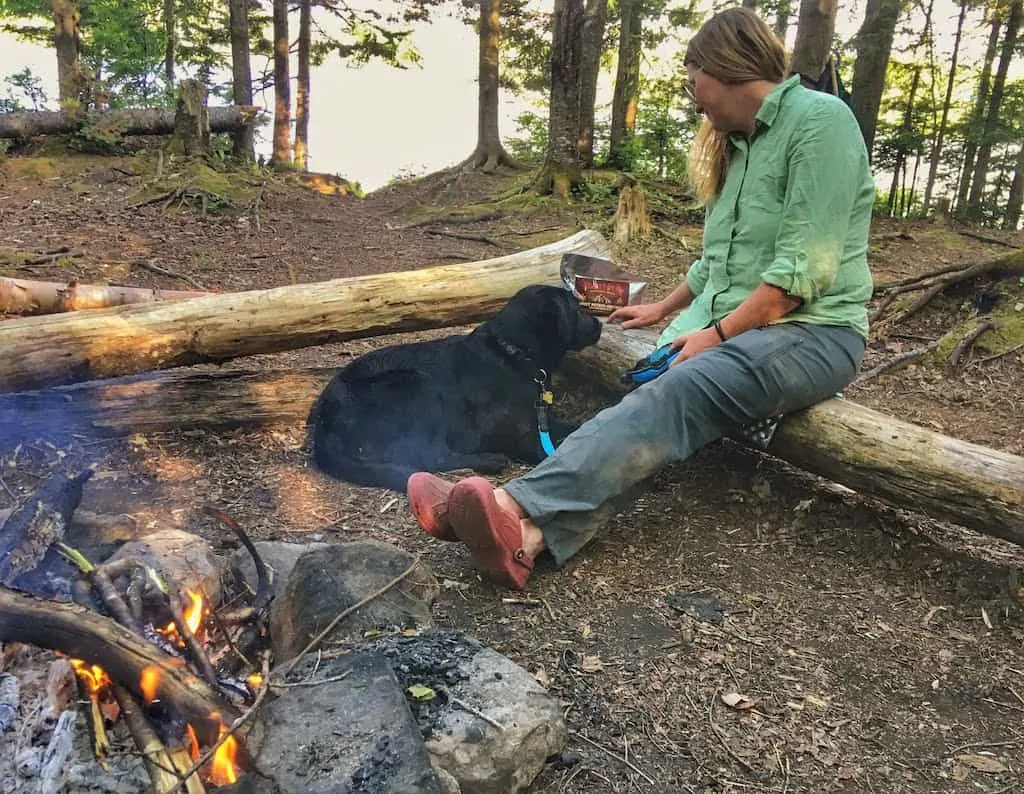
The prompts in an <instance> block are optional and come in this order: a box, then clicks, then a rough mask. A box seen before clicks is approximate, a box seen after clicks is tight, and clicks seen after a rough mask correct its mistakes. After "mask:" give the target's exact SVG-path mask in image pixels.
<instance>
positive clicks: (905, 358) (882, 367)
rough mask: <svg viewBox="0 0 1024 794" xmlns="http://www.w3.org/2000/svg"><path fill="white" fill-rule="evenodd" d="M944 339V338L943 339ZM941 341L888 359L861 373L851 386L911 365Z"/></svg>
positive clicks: (939, 340) (937, 340)
mask: <svg viewBox="0 0 1024 794" xmlns="http://www.w3.org/2000/svg"><path fill="white" fill-rule="evenodd" d="M943 338H945V337H943ZM941 342H942V339H936V340H935V341H934V342H929V343H928V344H927V345H925V346H924V347H918V348H915V349H914V350H908V351H907V352H906V353H901V354H900V355H898V356H896V358H893V359H890V360H889V361H886V362H883V363H881V364H879V365H878V366H877V367H874V368H873V369H869V370H868V371H867V372H862V373H861V374H860V375H859V376H858V377H857V378H856V380H854V381H853V385H855V386H860V385H862V384H864V383H866V382H867V381H869V380H871V379H872V378H874V377H876V376H878V375H881V374H882V373H883V372H888V371H889V370H892V369H898V368H899V367H905V366H906V365H907V364H911V363H913V362H915V361H920V360H921V359H922V358H924V356H925V355H926V354H927V353H930V352H931V351H933V350H934V349H935V348H937V347H938V346H939V344H940V343H941Z"/></svg>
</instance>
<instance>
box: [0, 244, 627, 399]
mask: <svg viewBox="0 0 1024 794" xmlns="http://www.w3.org/2000/svg"><path fill="white" fill-rule="evenodd" d="M564 253H587V254H592V255H594V256H608V243H607V241H606V240H605V239H604V238H603V237H602V236H601V235H600V234H599V233H597V232H594V231H581V232H578V233H576V234H574V235H572V236H571V237H568V238H565V239H563V240H559V241H557V242H554V243H551V244H549V245H545V246H541V247H539V248H532V249H529V250H527V251H521V252H519V253H515V254H510V255H508V256H503V257H499V258H497V259H488V260H484V261H481V262H470V263H465V264H458V265H446V266H442V267H434V268H426V269H423V270H415V271H410V272H402V273H384V274H381V275H374V276H360V277H357V278H345V279H335V280H333V281H325V282H318V283H314V284H299V285H295V286H289V287H277V288H275V289H268V290H256V291H252V292H238V293H230V294H226V295H212V296H209V297H205V298H193V299H191V300H183V301H177V302H164V303H155V304H148V305H136V306H121V307H116V308H110V309H96V310H94V311H90V312H87V313H86V312H80V313H76V314H60V315H48V316H43V317H26V318H23V319H16V320H8V321H6V322H4V323H0V349H2V350H3V351H4V355H3V356H0V391H23V390H26V389H39V388H43V387H47V386H57V385H62V384H68V383H78V382H82V381H86V380H94V379H96V378H107V377H117V376H120V375H132V374H137V373H140V372H146V371H149V370H155V369H168V368H171V367H178V366H186V365H190V364H199V363H219V362H222V361H227V360H229V359H232V358H237V357H239V356H246V355H252V354H255V353H274V352H279V351H282V350H293V349H295V348H300V347H307V346H310V345H319V344H324V343H327V342H338V341H343V340H346V339H357V338H363V337H369V336H379V335H381V334H387V333H397V332H399V331H419V330H424V329H427V328H439V327H444V326H452V325H461V324H465V323H471V322H476V321H479V320H483V319H486V318H487V317H490V316H492V315H493V314H495V313H496V312H497V311H498V309H499V308H500V307H501V306H502V305H503V304H504V303H505V301H507V300H508V299H509V298H510V297H511V296H512V295H513V294H515V292H516V291H517V290H519V289H520V288H522V287H525V286H527V285H529V284H537V283H543V282H548V283H559V265H560V262H561V257H562V254H564Z"/></svg>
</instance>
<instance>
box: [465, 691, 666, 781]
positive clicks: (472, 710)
mask: <svg viewBox="0 0 1024 794" xmlns="http://www.w3.org/2000/svg"><path fill="white" fill-rule="evenodd" d="M445 694H446V695H447V696H448V700H450V701H451V702H452V703H454V704H455V705H456V706H458V707H459V708H460V709H462V710H463V711H468V712H469V713H470V714H472V715H473V716H474V717H479V718H480V719H482V720H483V721H484V722H486V723H487V724H488V725H493V726H494V727H495V728H497V729H498V730H499V731H504V730H505V726H504V725H502V724H501V723H500V722H498V721H497V720H495V719H492V718H491V717H488V716H487V715H486V714H484V713H483V712H482V711H480V710H479V709H475V708H473V707H472V706H471V705H469V704H468V703H466V702H465V701H464V700H459V698H457V697H455V695H453V694H451V693H450V692H446V693H445ZM652 782H653V781H652Z"/></svg>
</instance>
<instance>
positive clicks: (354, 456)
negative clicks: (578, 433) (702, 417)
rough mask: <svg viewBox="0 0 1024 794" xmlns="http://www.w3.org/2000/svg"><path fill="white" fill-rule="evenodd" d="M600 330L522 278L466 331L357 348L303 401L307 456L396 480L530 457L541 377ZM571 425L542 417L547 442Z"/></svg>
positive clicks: (375, 479) (566, 302)
mask: <svg viewBox="0 0 1024 794" xmlns="http://www.w3.org/2000/svg"><path fill="white" fill-rule="evenodd" d="M600 336H601V324H600V322H598V320H597V319H595V318H594V317H591V316H589V315H587V314H585V313H584V312H583V311H582V309H581V308H580V305H579V302H578V301H577V300H576V298H575V297H574V296H573V295H572V294H571V293H569V292H568V291H566V290H565V289H563V288H561V287H547V286H531V287H525V288H523V289H521V290H520V291H519V292H517V293H516V294H515V295H514V296H513V297H512V299H511V300H510V301H509V302H508V303H507V304H505V306H504V307H503V308H502V309H501V311H500V312H499V313H498V314H497V315H496V316H495V317H494V318H492V319H490V320H488V321H487V322H484V323H482V324H481V325H479V326H478V327H477V328H476V329H474V330H473V332H472V333H470V334H468V335H456V336H447V337H444V338H443V339H435V340H431V341H428V342H414V343H412V344H406V345H394V346H391V347H385V348H381V349H380V350H375V351H373V352H371V353H367V354H365V355H362V356H360V357H359V358H357V359H355V360H354V361H352V362H351V363H350V364H349V365H348V366H346V367H344V368H343V369H341V370H340V371H339V372H338V373H337V374H336V375H335V376H334V378H333V379H332V380H331V382H330V383H329V384H327V387H326V388H325V389H324V391H323V393H322V394H321V395H320V397H319V399H318V400H317V402H316V404H315V405H314V406H313V410H312V412H311V414H310V424H311V426H312V442H313V459H314V461H315V462H316V464H317V466H319V467H320V468H321V469H322V470H324V471H326V472H327V473H328V474H331V475H333V476H334V477H337V478H338V479H341V480H347V481H349V482H353V483H357V484H360V485H377V486H384V487H387V488H394V489H396V490H401V491H404V490H405V484H406V480H407V479H408V478H409V475H410V474H412V473H413V472H415V471H446V470H449V469H473V470H475V471H478V472H481V473H494V472H498V471H501V470H502V469H503V468H504V467H505V466H507V465H508V464H509V461H510V459H514V460H519V461H523V462H526V463H538V462H539V461H540V460H542V459H543V457H544V455H545V453H544V450H543V447H542V442H541V435H540V431H539V429H538V411H537V401H538V398H539V397H540V385H539V384H540V382H541V381H545V380H546V378H547V377H548V376H550V375H551V374H552V372H553V371H554V370H555V369H556V368H557V367H558V365H559V364H560V363H561V361H562V359H563V357H564V356H565V354H566V352H567V351H569V350H582V349H583V348H584V347H586V346H587V345H592V344H594V343H595V342H597V340H598V338H599V337H600ZM545 388H546V386H545ZM573 429H575V425H569V424H567V423H564V422H561V421H559V420H557V419H555V418H554V417H552V418H551V420H550V422H549V433H550V437H551V439H552V441H553V442H554V443H558V442H559V441H561V440H562V439H563V438H565V436H567V435H568V434H569V433H570V432H572V430H573Z"/></svg>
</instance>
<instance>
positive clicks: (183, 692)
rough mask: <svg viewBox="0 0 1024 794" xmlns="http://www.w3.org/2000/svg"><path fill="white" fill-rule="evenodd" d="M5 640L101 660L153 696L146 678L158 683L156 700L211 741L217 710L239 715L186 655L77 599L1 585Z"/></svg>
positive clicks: (139, 692) (138, 692)
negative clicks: (174, 652) (62, 600)
mask: <svg viewBox="0 0 1024 794" xmlns="http://www.w3.org/2000/svg"><path fill="white" fill-rule="evenodd" d="M0 642H22V643H25V644H27V645H35V646H37V647H39V648H48V649H50V650H55V651H60V652H61V653H63V654H66V655H68V656H71V657H73V658H76V659H81V660H83V661H84V662H86V663H87V664H98V665H99V666H100V667H102V668H103V669H104V670H105V671H106V672H107V674H108V675H109V676H110V678H111V680H113V681H116V682H118V683H119V684H121V685H122V686H124V687H125V688H126V689H128V690H129V691H130V692H131V693H132V694H133V696H135V697H137V698H140V699H141V700H142V701H143V702H149V700H148V699H147V696H146V693H145V692H144V691H143V686H142V682H143V681H144V680H145V681H146V682H147V683H148V684H151V686H152V691H151V692H150V694H151V695H154V696H155V697H154V700H155V701H160V702H161V703H164V704H169V705H171V706H173V708H174V709H175V710H176V711H178V712H179V713H180V714H181V715H182V717H183V718H184V719H185V720H187V721H188V722H189V723H190V724H191V725H192V726H193V727H194V728H195V729H196V732H197V733H198V735H199V738H200V739H201V740H202V741H203V742H204V743H207V744H212V743H213V742H215V741H216V740H217V737H218V735H219V731H220V726H221V719H219V718H217V717H216V716H215V715H216V713H217V712H219V713H220V715H221V718H223V720H224V721H228V720H231V719H234V717H235V716H236V711H235V709H234V707H233V706H231V705H229V704H228V703H226V702H224V700H223V699H222V698H221V696H220V694H219V693H218V692H216V691H215V690H214V689H213V688H211V687H210V686H209V685H208V684H206V682H204V681H203V680H202V679H201V678H200V677H199V676H197V675H195V674H193V673H192V672H190V671H189V670H188V669H186V668H185V666H184V663H183V662H182V660H181V659H180V658H177V657H173V656H169V655H168V654H165V653H163V652H162V651H160V650H159V649H158V648H156V647H155V646H154V645H152V644H151V643H149V642H147V641H146V640H144V639H142V638H141V637H139V636H137V635H135V634H133V633H132V632H131V631H129V630H128V629H126V628H124V627H123V626H120V625H118V624H117V623H116V622H114V621H113V620H111V619H109V618H106V617H103V616H102V615H98V614H96V613H95V612H92V611H91V610H89V609H86V608H85V607H82V606H78V605H76V604H64V603H58V602H53V601H43V600H40V599H36V598H32V597H31V596H27V595H23V594H21V593H16V592H14V591H12V590H8V589H6V588H0ZM144 673H145V675H143V674H144Z"/></svg>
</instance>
